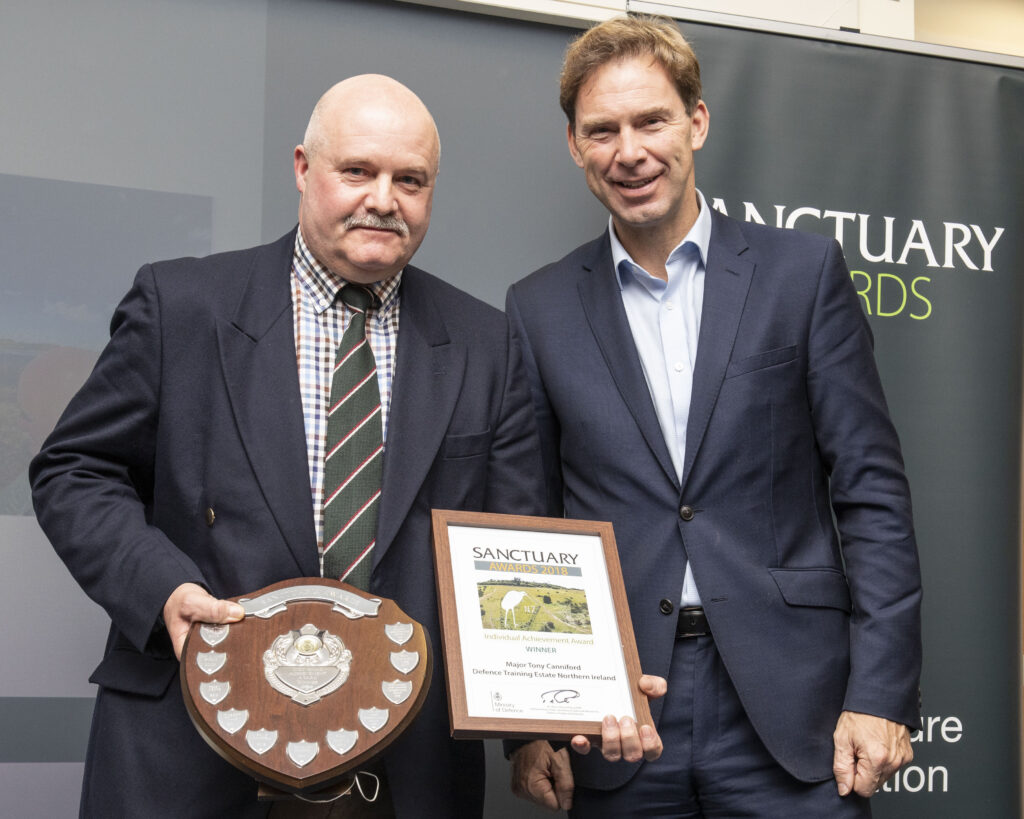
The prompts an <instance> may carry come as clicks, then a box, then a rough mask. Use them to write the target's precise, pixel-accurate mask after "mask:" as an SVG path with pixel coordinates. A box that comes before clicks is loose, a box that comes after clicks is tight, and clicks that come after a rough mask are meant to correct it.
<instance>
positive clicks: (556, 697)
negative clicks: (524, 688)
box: [540, 688, 580, 705]
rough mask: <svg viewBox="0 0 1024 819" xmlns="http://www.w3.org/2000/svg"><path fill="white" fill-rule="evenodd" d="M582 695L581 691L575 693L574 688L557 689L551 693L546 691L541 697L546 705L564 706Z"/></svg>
mask: <svg viewBox="0 0 1024 819" xmlns="http://www.w3.org/2000/svg"><path fill="white" fill-rule="evenodd" d="M579 695H580V692H579V691H575V690H573V689H572V688H556V689H552V690H551V691H545V692H544V693H543V694H541V695H540V701H541V702H543V703H544V704H545V705H551V704H555V705H564V704H565V703H567V702H571V701H572V700H574V699H576V698H577V697H578V696H579Z"/></svg>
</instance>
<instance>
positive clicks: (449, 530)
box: [433, 509, 651, 740]
mask: <svg viewBox="0 0 1024 819" xmlns="http://www.w3.org/2000/svg"><path fill="white" fill-rule="evenodd" d="M433 528H434V557H435V564H436V569H437V570H436V572H435V576H436V578H437V592H438V595H437V596H438V601H439V606H440V614H441V627H442V628H441V633H442V638H443V647H444V657H445V672H446V675H447V681H448V711H449V715H450V718H451V727H452V736H454V737H457V738H470V737H509V738H522V739H536V738H542V737H543V738H547V739H561V740H567V739H569V738H571V737H573V736H575V735H577V734H583V735H585V736H589V737H599V736H600V735H601V720H602V718H603V717H604V716H605V715H606V714H613V715H615V716H616V717H622V716H627V715H628V716H632V717H633V718H634V719H635V720H636V721H637V723H638V724H644V723H647V724H649V723H651V714H650V709H649V708H648V704H647V698H646V697H645V696H644V695H643V693H641V691H640V689H639V687H638V683H637V681H638V678H639V676H640V663H639V660H638V658H637V653H636V641H635V639H634V637H633V626H632V622H631V620H630V616H629V607H628V606H627V604H626V593H625V589H624V587H623V584H622V572H621V569H620V567H619V559H618V552H617V550H616V547H615V535H614V533H613V531H612V525H611V524H610V523H603V522H597V521H582V520H566V519H564V518H538V517H525V516H520V515H492V514H483V513H475V512H453V511H446V510H439V509H435V510H433Z"/></svg>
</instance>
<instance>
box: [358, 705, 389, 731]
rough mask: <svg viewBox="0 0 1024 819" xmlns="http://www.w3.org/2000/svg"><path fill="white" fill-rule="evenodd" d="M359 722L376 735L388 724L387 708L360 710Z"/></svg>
mask: <svg viewBox="0 0 1024 819" xmlns="http://www.w3.org/2000/svg"><path fill="white" fill-rule="evenodd" d="M359 721H360V722H361V723H362V724H363V727H364V728H366V730H367V731H370V732H372V733H376V732H377V731H379V730H380V729H381V728H383V727H384V726H385V725H387V723H388V711H387V709H385V708H360V709H359Z"/></svg>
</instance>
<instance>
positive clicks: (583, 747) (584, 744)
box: [570, 734, 592, 756]
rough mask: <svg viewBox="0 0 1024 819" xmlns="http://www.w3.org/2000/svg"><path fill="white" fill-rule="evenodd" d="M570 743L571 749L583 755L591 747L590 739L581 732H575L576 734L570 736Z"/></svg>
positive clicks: (588, 751)
mask: <svg viewBox="0 0 1024 819" xmlns="http://www.w3.org/2000/svg"><path fill="white" fill-rule="evenodd" d="M570 745H572V749H573V750H574V751H575V752H576V753H578V754H583V755H584V756H586V755H587V754H589V753H590V749H591V747H592V746H591V744H590V740H589V739H587V738H586V737H585V736H583V735H582V734H577V735H576V736H574V737H573V738H572V741H571V742H570Z"/></svg>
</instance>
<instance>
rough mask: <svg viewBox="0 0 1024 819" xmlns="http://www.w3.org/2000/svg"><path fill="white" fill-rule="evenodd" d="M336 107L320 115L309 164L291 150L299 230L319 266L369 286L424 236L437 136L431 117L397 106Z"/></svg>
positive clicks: (397, 266) (301, 151) (302, 152)
mask: <svg viewBox="0 0 1024 819" xmlns="http://www.w3.org/2000/svg"><path fill="white" fill-rule="evenodd" d="M340 107H341V106H336V107H333V108H330V109H328V110H327V111H325V112H324V115H323V118H322V126H321V127H322V134H323V139H322V140H320V141H319V145H316V146H315V147H314V149H313V151H312V156H310V155H309V152H307V150H306V149H305V148H304V147H303V146H301V145H300V146H299V147H297V148H296V149H295V183H296V186H297V187H298V189H299V191H300V192H301V193H302V201H301V203H300V205H299V225H300V227H301V229H302V236H303V239H305V241H306V244H307V245H308V246H309V249H310V251H312V253H313V255H314V256H315V257H316V259H317V261H319V262H320V263H321V264H323V265H324V266H325V267H327V269H328V270H330V271H331V272H332V273H334V274H335V275H337V276H340V277H342V278H344V279H346V280H348V281H352V282H359V283H362V284H369V283H371V282H376V281H381V280H383V279H387V278H390V277H391V276H393V275H395V274H396V273H397V272H398V271H399V270H401V269H402V268H403V267H405V265H406V263H407V262H408V261H409V259H411V258H412V255H413V254H414V253H415V252H416V250H417V248H419V246H420V243H421V242H422V241H423V237H424V236H425V235H426V233H427V226H428V225H429V224H430V208H431V201H432V199H433V194H434V181H435V179H436V177H437V160H438V146H437V133H436V131H435V130H434V127H433V123H432V122H431V121H430V119H429V117H427V116H425V115H424V114H423V113H421V112H419V111H418V110H415V109H413V110H406V109H408V108H409V106H403V105H402V103H401V102H395V101H393V100H392V101H388V100H383V101H380V102H376V101H374V102H367V103H366V104H364V105H361V106H358V107H356V108H354V109H353V110H344V111H341V110H339V108H340Z"/></svg>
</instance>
